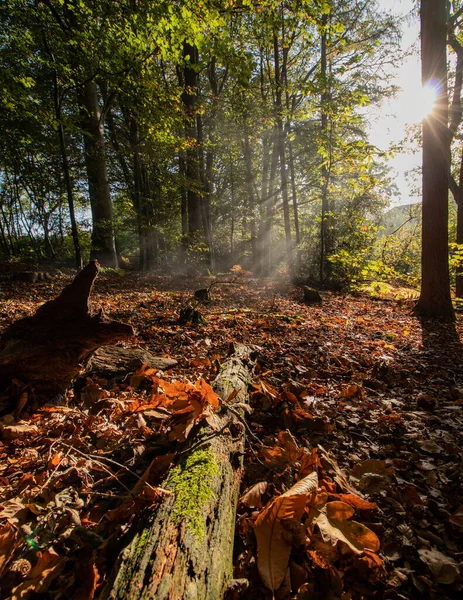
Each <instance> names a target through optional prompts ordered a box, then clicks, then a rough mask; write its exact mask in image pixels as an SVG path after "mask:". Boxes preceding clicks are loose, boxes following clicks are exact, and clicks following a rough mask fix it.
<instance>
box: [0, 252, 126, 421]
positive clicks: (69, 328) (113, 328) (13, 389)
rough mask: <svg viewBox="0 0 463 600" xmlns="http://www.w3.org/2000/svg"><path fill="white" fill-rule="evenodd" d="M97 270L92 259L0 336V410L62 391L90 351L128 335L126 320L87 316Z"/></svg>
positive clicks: (36, 401)
mask: <svg viewBox="0 0 463 600" xmlns="http://www.w3.org/2000/svg"><path fill="white" fill-rule="evenodd" d="M97 274H98V263H97V261H93V262H91V263H89V264H88V265H87V266H86V267H85V268H84V269H82V270H81V271H80V272H79V273H78V274H77V275H76V277H75V279H74V281H73V282H72V283H70V284H69V285H68V286H66V287H65V288H64V289H63V291H62V292H61V294H60V295H59V296H58V297H57V298H55V299H54V300H50V301H48V302H46V303H45V304H43V305H42V306H40V307H39V308H38V309H37V311H36V313H35V314H34V315H33V316H32V317H25V318H24V319H20V320H19V321H16V322H15V323H13V324H12V325H10V327H9V328H8V329H7V330H6V331H5V333H4V334H3V335H2V337H1V341H0V413H1V412H6V411H12V410H16V412H17V413H19V411H20V410H22V408H23V407H24V406H25V404H26V403H29V405H32V406H33V407H35V406H37V405H40V404H42V403H44V402H46V401H48V400H51V399H52V398H53V397H55V396H57V395H59V394H64V392H65V391H66V390H67V389H68V388H69V386H70V385H71V383H72V381H73V379H74V378H75V377H76V376H77V375H78V373H79V372H80V370H81V363H82V361H83V360H84V359H85V357H86V356H87V355H88V353H89V352H91V351H92V350H95V349H96V348H98V347H99V346H102V345H104V344H109V343H115V342H117V341H120V340H124V339H128V338H130V337H131V336H132V335H133V329H132V327H131V326H130V325H126V324H124V323H119V322H118V321H107V320H105V318H104V317H103V313H102V311H100V312H99V313H98V314H95V315H92V314H91V313H90V310H89V297H90V294H91V291H92V287H93V282H94V281H95V278H96V276H97Z"/></svg>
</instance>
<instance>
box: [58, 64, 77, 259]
mask: <svg viewBox="0 0 463 600" xmlns="http://www.w3.org/2000/svg"><path fill="white" fill-rule="evenodd" d="M53 86H54V98H55V115H56V120H57V122H58V137H59V147H60V152H61V162H62V164H63V177H64V185H65V188H66V196H67V200H68V207H69V218H70V220H71V233H72V241H73V244H74V252H75V264H76V268H77V269H81V268H82V265H83V259H82V250H81V248H80V240H79V230H78V228H77V220H76V212H75V208H74V190H73V185H72V179H71V171H70V169H69V161H68V155H67V150H66V138H65V135H64V127H63V123H62V119H61V102H60V99H59V90H58V77H57V74H56V71H54V72H53Z"/></svg>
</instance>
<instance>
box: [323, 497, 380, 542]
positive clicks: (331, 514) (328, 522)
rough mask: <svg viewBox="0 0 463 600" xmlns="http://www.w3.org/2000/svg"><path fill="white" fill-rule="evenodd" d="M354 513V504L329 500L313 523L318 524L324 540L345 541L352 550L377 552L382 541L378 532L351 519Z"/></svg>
mask: <svg viewBox="0 0 463 600" xmlns="http://www.w3.org/2000/svg"><path fill="white" fill-rule="evenodd" d="M353 514H354V509H353V508H352V506H349V505H348V504H345V503H344V502H328V503H327V504H326V505H325V507H324V508H323V509H321V510H320V512H319V513H318V515H317V516H316V517H315V518H314V519H313V523H314V524H316V525H318V528H319V529H320V533H321V534H322V537H323V539H324V541H326V542H331V543H332V544H333V545H335V544H336V543H337V542H338V541H342V542H345V543H346V544H347V545H348V546H349V548H351V550H353V551H354V552H355V553H357V554H361V553H362V552H363V551H364V550H372V551H373V552H377V551H378V550H379V547H380V542H379V539H378V536H377V535H376V533H374V532H373V531H371V529H368V527H365V525H362V524H361V523H357V522H356V521H350V520H349V519H350V517H351V516H352V515H353Z"/></svg>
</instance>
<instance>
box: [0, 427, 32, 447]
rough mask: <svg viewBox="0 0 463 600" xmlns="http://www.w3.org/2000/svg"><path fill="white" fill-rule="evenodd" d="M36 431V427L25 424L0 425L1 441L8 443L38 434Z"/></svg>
mask: <svg viewBox="0 0 463 600" xmlns="http://www.w3.org/2000/svg"><path fill="white" fill-rule="evenodd" d="M38 431H39V430H38V427H37V426H36V425H28V424H27V423H20V424H19V425H5V426H4V425H0V434H1V438H2V440H4V441H9V442H10V441H12V440H16V439H18V438H26V437H28V436H31V435H33V434H34V433H38Z"/></svg>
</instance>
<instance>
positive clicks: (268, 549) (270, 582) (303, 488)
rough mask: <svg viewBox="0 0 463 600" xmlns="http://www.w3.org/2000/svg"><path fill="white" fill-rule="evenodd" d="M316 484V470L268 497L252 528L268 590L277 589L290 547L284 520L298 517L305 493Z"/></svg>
mask: <svg viewBox="0 0 463 600" xmlns="http://www.w3.org/2000/svg"><path fill="white" fill-rule="evenodd" d="M317 485H318V477H317V474H316V473H311V474H310V475H308V476H307V477H304V479H302V480H301V481H299V482H298V483H296V484H295V485H294V486H293V487H292V488H290V489H289V490H288V491H287V492H285V493H284V494H282V495H281V496H279V497H278V498H274V499H273V500H271V501H270V502H269V503H268V504H267V505H266V507H265V508H264V509H263V511H262V512H261V513H260V515H259V516H258V517H257V520H256V523H255V526H254V531H255V534H256V538H257V551H258V555H257V567H258V569H259V574H260V577H261V579H262V581H263V582H264V584H265V585H266V587H268V588H269V589H270V590H277V589H278V588H279V587H280V585H281V584H282V582H283V580H284V578H285V575H286V571H287V569H288V561H289V555H290V552H291V546H290V545H289V544H287V543H286V542H285V540H284V539H283V535H282V534H283V530H284V528H283V525H282V521H283V520H284V519H300V518H301V516H302V513H303V512H304V508H305V505H306V503H307V499H308V496H309V494H311V493H312V492H314V491H315V490H316V488H317Z"/></svg>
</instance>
